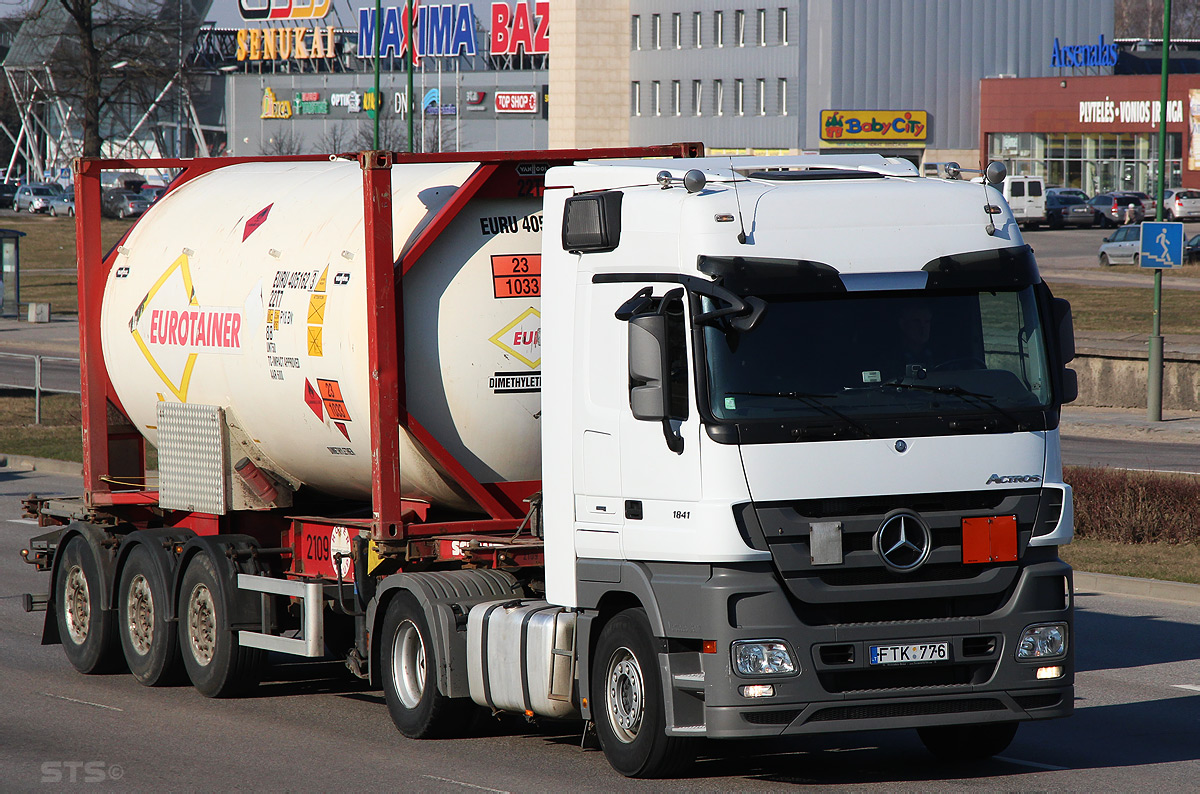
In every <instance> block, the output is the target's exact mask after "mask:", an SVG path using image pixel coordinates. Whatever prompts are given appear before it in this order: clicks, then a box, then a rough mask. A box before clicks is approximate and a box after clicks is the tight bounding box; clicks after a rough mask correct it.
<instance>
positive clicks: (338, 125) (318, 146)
mask: <svg viewBox="0 0 1200 794" xmlns="http://www.w3.org/2000/svg"><path fill="white" fill-rule="evenodd" d="M357 138H358V136H357V135H356V134H355V133H354V131H353V128H352V127H351V126H350V124H349V123H347V122H337V121H334V122H330V123H328V124H327V125H326V126H325V131H324V132H322V133H321V134H320V135H319V136H317V140H316V142H315V143H314V144H313V153H314V154H341V153H342V152H349V151H353V150H354V149H355V148H356V146H357V144H356V140H357Z"/></svg>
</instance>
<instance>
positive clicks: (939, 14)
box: [629, 0, 1114, 167]
mask: <svg viewBox="0 0 1200 794" xmlns="http://www.w3.org/2000/svg"><path fill="white" fill-rule="evenodd" d="M630 4H631V8H630V16H631V19H630V45H629V51H630V55H629V57H630V88H629V91H630V116H631V120H630V139H631V140H630V142H631V143H633V144H648V143H660V142H663V141H672V140H685V139H686V140H702V141H704V142H705V143H707V144H708V145H709V146H710V147H711V148H714V149H716V150H718V151H723V150H729V151H747V150H752V151H761V150H767V151H775V150H780V151H824V152H847V151H862V150H864V149H865V150H870V151H880V152H883V153H884V154H888V155H893V156H903V157H907V158H909V159H912V160H913V161H914V162H937V161H946V160H955V161H959V162H961V163H962V164H963V165H964V166H968V165H969V166H972V167H974V166H977V165H978V162H979V158H980V152H979V136H980V115H979V107H980V104H979V103H980V85H981V81H982V80H984V79H985V78H991V77H1000V76H1011V77H1015V78H1038V77H1056V76H1060V75H1062V74H1070V75H1072V76H1074V75H1076V74H1091V75H1111V74H1112V65H1111V64H1109V65H1104V64H1101V63H1099V62H1096V63H1093V64H1091V65H1083V66H1070V67H1064V66H1056V65H1055V64H1056V63H1059V62H1060V61H1056V60H1055V59H1054V55H1053V54H1054V52H1055V47H1056V42H1057V46H1058V47H1059V50H1060V52H1061V49H1062V47H1063V46H1073V45H1084V44H1086V45H1097V46H1099V45H1100V43H1101V42H1102V41H1103V42H1104V43H1105V46H1109V45H1111V42H1112V36H1113V25H1114V3H1113V0H1054V1H1053V2H1046V1H1045V0H973V1H972V2H919V1H916V2H914V1H913V0H799V2H782V1H781V2H774V3H770V2H766V0H753V1H751V0H746V1H745V2H736V0H735V1H733V2H731V0H692V1H691V2H677V3H663V2H647V0H631V3H630Z"/></svg>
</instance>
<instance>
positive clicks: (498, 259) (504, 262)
mask: <svg viewBox="0 0 1200 794" xmlns="http://www.w3.org/2000/svg"><path fill="white" fill-rule="evenodd" d="M541 294H542V255H541V254H503V255H500V256H493V257H492V295H494V296H495V297H497V298H538V297H541Z"/></svg>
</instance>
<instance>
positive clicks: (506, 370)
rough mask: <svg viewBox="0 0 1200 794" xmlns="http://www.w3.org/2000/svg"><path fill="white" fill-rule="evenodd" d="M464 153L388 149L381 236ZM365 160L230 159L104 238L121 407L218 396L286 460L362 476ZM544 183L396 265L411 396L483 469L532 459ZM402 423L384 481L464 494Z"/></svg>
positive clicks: (459, 171) (331, 480)
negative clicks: (387, 210)
mask: <svg viewBox="0 0 1200 794" xmlns="http://www.w3.org/2000/svg"><path fill="white" fill-rule="evenodd" d="M476 165H477V164H475V163H450V164H447V163H428V164H403V165H396V166H394V167H393V169H392V190H393V192H392V202H393V205H392V206H393V222H394V241H395V255H396V258H397V259H399V257H400V254H401V252H402V250H404V249H405V248H406V247H407V246H409V245H411V244H412V243H413V241H414V240H415V239H416V238H417V236H418V234H419V233H420V232H421V230H422V229H423V228H425V227H426V226H427V225H428V223H429V222H430V221H431V220H432V219H433V217H434V215H435V214H436V213H437V211H438V210H439V209H440V208H441V207H442V206H443V205H444V204H445V203H446V202H447V201H448V200H449V199H450V197H451V196H452V195H453V194H454V192H455V191H456V190H457V189H458V188H459V187H460V186H461V185H462V184H463V182H464V181H465V180H466V179H467V178H468V177H469V176H470V175H471V173H472V172H473V171H474V170H475V168H476ZM362 185H363V178H362V171H361V169H360V167H359V165H358V163H356V162H349V161H336V162H319V163H253V164H244V165H236V166H230V167H226V168H221V169H218V170H216V171H213V172H210V173H208V174H205V175H203V176H200V177H197V178H196V179H193V180H191V181H190V182H187V183H184V184H182V185H180V186H179V187H178V188H176V189H175V190H173V191H171V192H170V193H168V194H167V195H165V196H164V197H163V198H162V199H160V200H159V201H158V202H157V203H156V204H154V205H153V206H152V207H151V208H150V210H149V212H147V213H146V215H145V216H144V217H143V218H142V219H141V220H140V221H139V222H138V223H137V225H136V226H135V227H134V228H133V230H132V231H131V232H130V234H129V236H128V238H127V239H126V240H125V241H124V242H123V243H122V245H121V247H120V248H119V249H118V253H117V257H116V261H115V262H114V264H113V267H112V269H111V271H110V273H109V277H108V281H107V283H106V284H105V293H104V301H103V309H102V316H101V323H102V331H101V342H102V345H103V351H104V360H105V364H106V365H107V367H108V372H109V376H110V378H111V379H112V383H113V386H114V388H115V390H116V393H117V395H118V396H119V398H120V400H121V403H122V406H123V407H124V409H125V411H126V413H127V414H128V416H129V417H130V419H132V420H133V422H134V423H135V424H136V425H137V427H138V429H139V430H140V431H141V433H142V434H143V435H144V436H145V437H146V438H147V439H148V440H149V441H150V442H151V443H157V431H156V427H155V421H156V420H155V416H156V407H157V403H159V402H160V401H167V402H188V403H198V404H205V405H219V406H222V407H223V408H225V409H226V410H227V411H228V412H231V414H232V415H233V416H234V417H236V420H237V422H238V424H239V425H240V426H241V427H242V428H243V429H244V430H245V431H246V432H247V433H248V434H249V435H250V436H251V438H252V439H253V440H254V441H255V442H256V443H257V444H258V445H259V447H260V448H261V449H262V451H263V452H264V453H265V454H266V455H267V456H269V457H270V458H271V460H272V461H273V462H274V463H275V464H276V465H277V466H278V467H279V468H280V469H281V470H282V472H283V473H286V474H287V475H290V476H291V477H293V478H295V479H297V480H299V481H300V482H302V483H304V484H306V485H308V486H311V487H313V488H315V489H318V490H320V491H324V492H327V493H330V494H335V495H339V496H348V497H362V498H369V497H370V494H371V439H370V428H369V417H370V404H369V391H368V383H369V373H368V366H367V361H368V359H367V321H366V310H367V309H366V307H367V300H366V277H365V256H364V243H363V227H364V221H363V198H362V196H363V192H362V191H363V188H362ZM540 231H541V202H540V200H539V199H536V198H528V199H518V198H509V199H488V198H481V199H477V200H473V201H471V202H470V203H469V204H468V205H467V206H466V207H465V208H464V209H463V210H462V211H461V212H460V213H459V214H458V215H457V217H456V218H455V220H454V221H453V222H452V223H451V224H450V226H449V227H448V228H447V229H446V230H444V231H443V232H442V233H441V234H440V235H439V236H438V238H437V239H436V240H435V241H434V243H433V245H432V246H431V247H430V248H429V249H428V251H427V252H426V253H425V254H424V255H423V256H422V258H421V260H420V261H418V262H417V264H416V266H415V267H414V268H413V269H412V270H411V271H410V272H409V273H408V274H407V275H406V276H404V284H403V295H404V312H403V314H404V350H403V355H404V367H405V372H404V376H405V381H406V384H407V388H406V398H407V408H408V411H409V412H410V413H411V414H412V415H413V417H414V418H415V419H416V420H417V421H418V422H420V423H421V424H422V425H423V426H424V427H425V428H426V429H428V430H429V431H430V432H431V433H432V434H433V436H434V437H435V438H436V439H437V440H438V442H439V443H440V444H441V445H442V446H443V447H445V448H446V450H447V451H448V452H449V453H450V454H451V455H453V456H454V458H455V459H456V460H457V461H458V462H460V463H461V464H462V465H463V466H465V468H466V469H467V471H468V472H469V473H470V474H471V475H472V476H473V477H475V478H476V479H477V480H479V481H480V482H483V483H500V482H523V481H529V480H537V479H540V477H541V451H540V436H539V421H538V417H539V415H540V408H541V395H540V382H541V376H540V367H541V315H540V313H539V308H540V306H539V299H538V297H537V295H538V294H539V282H540V264H539V263H540V256H539V252H540V250H541V234H540ZM399 432H400V450H401V457H400V472H401V492H402V493H403V494H404V495H405V496H407V497H410V498H419V499H427V500H429V501H430V502H432V503H434V504H437V505H443V506H446V507H452V508H457V509H472V508H473V502H471V500H470V499H469V498H468V497H466V496H465V495H464V494H463V492H462V490H461V489H460V488H458V487H457V486H456V485H455V484H454V483H453V482H452V481H451V480H450V479H449V478H448V477H447V476H446V475H445V473H444V472H443V471H441V469H440V468H439V467H438V466H437V465H436V464H435V463H434V462H433V460H432V458H431V457H430V456H429V455H428V454H426V452H425V451H424V450H423V449H422V448H421V447H420V445H419V444H417V443H416V442H415V441H414V440H413V439H412V438H411V437H409V436H408V435H407V434H406V433H405V431H404V430H403V429H400V430H399Z"/></svg>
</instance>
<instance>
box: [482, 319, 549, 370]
mask: <svg viewBox="0 0 1200 794" xmlns="http://www.w3.org/2000/svg"><path fill="white" fill-rule="evenodd" d="M491 342H492V344H494V345H496V346H497V347H499V348H500V349H501V350H503V351H504V352H506V353H509V354H511V355H512V356H513V358H515V359H517V361H520V362H521V363H522V364H524V365H525V366H527V367H529V368H530V369H537V368H538V367H540V366H541V364H542V315H541V314H540V313H539V312H538V310H537V309H535V308H533V307H532V306H530V307H529V308H528V309H526V310H525V311H524V312H522V313H521V316H520V317H518V318H517V319H515V320H513V321H512V322H511V323H509V324H508V325H506V326H504V327H503V328H501V329H500V330H499V331H497V332H496V333H495V334H494V335H493V336H492V337H491Z"/></svg>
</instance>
